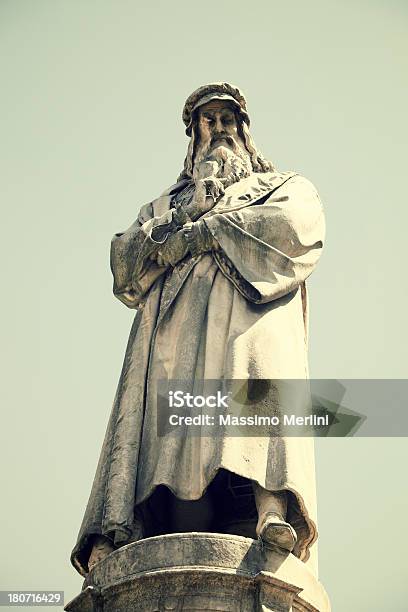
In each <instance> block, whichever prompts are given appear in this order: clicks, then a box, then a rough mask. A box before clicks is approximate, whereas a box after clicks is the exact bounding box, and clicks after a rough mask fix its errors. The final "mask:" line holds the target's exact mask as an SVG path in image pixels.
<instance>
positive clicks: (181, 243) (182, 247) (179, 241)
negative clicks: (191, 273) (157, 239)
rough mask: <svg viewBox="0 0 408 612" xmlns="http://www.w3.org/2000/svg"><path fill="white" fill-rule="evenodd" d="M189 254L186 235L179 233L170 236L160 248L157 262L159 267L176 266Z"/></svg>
mask: <svg viewBox="0 0 408 612" xmlns="http://www.w3.org/2000/svg"><path fill="white" fill-rule="evenodd" d="M187 253H188V244H187V241H186V238H185V236H184V233H183V232H182V231H180V230H179V231H178V232H176V233H175V234H172V235H171V236H169V237H168V238H167V240H166V242H165V243H164V244H163V246H162V247H160V249H159V251H158V253H157V256H156V261H157V263H158V265H159V266H168V265H170V266H173V267H174V266H175V265H176V264H177V263H178V262H179V261H181V260H182V259H184V257H185V256H186V255H187Z"/></svg>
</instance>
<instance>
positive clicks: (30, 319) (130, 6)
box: [0, 0, 408, 612]
mask: <svg viewBox="0 0 408 612" xmlns="http://www.w3.org/2000/svg"><path fill="white" fill-rule="evenodd" d="M407 16H408V7H407V5H406V3H405V2H403V1H399V2H398V1H396V0H394V1H389V0H388V1H387V0H382V1H380V0H371V1H369V0H366V1H363V0H357V1H351V0H338V1H332V0H311V1H309V2H303V1H300V0H299V1H292V2H282V1H281V2H277V1H274V0H254V1H252V2H249V3H244V2H243V1H241V0H234V1H232V0H219V1H214V0H207V1H206V2H203V3H199V2H192V1H190V2H187V1H186V0H177V1H173V2H169V1H168V0H167V1H164V0H161V1H159V0H156V1H152V2H146V3H142V2H138V1H136V0H133V1H131V0H110V1H108V0H36V1H33V0H0V74H1V95H0V129H1V133H0V166H1V169H2V179H1V182H0V190H1V195H0V198H1V200H0V201H1V205H2V219H3V224H2V226H3V231H2V240H1V247H2V249H3V250H4V252H3V253H2V255H1V257H2V259H1V261H2V262H3V264H4V265H3V279H2V287H3V298H2V305H3V314H2V318H1V328H2V329H1V338H2V348H3V363H2V368H1V371H2V372H3V373H4V374H5V375H4V380H3V384H2V386H1V406H2V411H3V427H2V430H1V453H2V455H4V456H2V458H1V459H2V465H3V469H2V474H1V479H2V493H3V497H2V504H1V516H2V518H1V533H2V543H1V549H2V553H1V565H2V568H1V570H0V575H1V584H0V588H2V589H13V588H14V589H36V590H40V589H64V590H65V592H66V598H67V600H68V599H70V598H72V597H73V596H74V595H75V594H76V593H77V592H78V591H79V589H80V586H81V579H80V577H79V576H78V575H76V573H75V572H74V570H73V569H72V568H71V567H70V565H69V554H70V550H71V548H72V546H73V544H74V541H75V538H76V534H77V531H78V528H79V524H80V522H81V519H82V515H83V511H84V508H85V504H86V501H87V498H88V494H89V491H90V486H91V482H92V478H93V475H94V470H95V466H96V462H97V459H98V455H99V449H100V446H101V442H102V438H103V435H104V431H105V426H106V422H107V418H108V415H109V412H110V408H111V402H112V399H113V395H114V392H115V388H116V384H117V380H118V376H119V372H120V368H121V364H122V359H123V354H124V349H125V344H126V341H127V336H128V332H129V328H130V325H131V321H132V317H133V313H132V312H131V311H129V310H127V309H126V308H125V307H124V306H123V305H121V304H120V303H119V302H118V301H117V300H115V299H114V298H113V296H112V294H111V285H112V281H111V276H110V271H109V243H110V239H111V236H112V234H113V233H114V232H116V231H119V230H122V229H124V228H125V227H127V226H129V225H130V223H131V222H132V221H133V220H134V218H135V216H136V214H137V211H138V209H139V207H140V206H141V204H143V203H144V202H146V201H149V200H151V199H152V198H153V197H155V196H157V195H158V194H159V193H160V192H161V191H162V190H163V189H165V188H166V187H167V186H169V185H170V184H171V183H173V182H174V180H175V178H176V177H177V175H178V173H179V171H180V169H181V167H182V162H183V158H184V155H185V150H186V147H187V138H186V136H185V135H184V131H183V126H182V123H181V118H180V115H181V108H182V105H183V102H184V100H185V98H186V96H187V95H188V94H189V93H191V91H192V90H193V89H195V88H196V87H197V86H199V85H201V84H204V83H206V82H209V81H214V80H228V81H230V82H232V83H236V84H237V85H239V86H240V87H241V88H242V89H243V90H244V92H245V93H246V95H247V99H248V105H249V112H250V115H251V118H252V134H253V136H254V138H255V141H256V142H257V144H258V146H259V148H260V149H261V150H262V151H263V153H264V154H265V155H266V156H267V157H269V158H270V159H273V160H274V162H275V163H276V164H277V166H278V167H279V168H280V169H282V170H287V169H295V170H297V171H299V172H301V173H304V174H305V175H306V176H307V177H308V178H310V179H311V180H312V181H313V182H314V183H315V184H316V186H317V187H318V189H319V191H320V194H321V197H322V199H323V201H324V204H325V207H326V213H327V226H328V231H327V243H326V248H325V252H324V255H323V257H322V260H321V263H320V265H319V268H318V270H317V271H316V273H315V274H314V277H313V278H312V279H311V282H310V285H309V286H310V294H311V330H310V333H311V342H310V367H311V374H312V376H314V377H315V378H317V377H322V378H325V377H328V378H360V377H361V378H398V377H401V378H405V377H407V325H406V312H407V301H408V300H407V288H406V287H407V281H406V274H405V272H404V269H405V268H404V267H403V265H404V264H403V262H404V258H405V251H406V247H405V245H406V234H407V225H408V212H407V208H406V201H407V197H406V174H407V171H406V157H407V156H406V142H407V136H408V134H407V121H406V109H407V108H408V99H407V98H408V95H407V77H406V75H407V73H408V70H407V68H408V67H407V63H408V62H407V57H408V36H407V34H408V32H407V29H408V28H407ZM384 412H385V414H386V413H387V407H384ZM317 442H318V443H317V472H318V474H317V475H318V493H319V497H318V502H319V518H320V544H319V546H320V548H319V553H320V575H321V580H322V582H323V584H324V586H325V587H326V589H327V591H328V593H329V595H330V597H331V600H332V605H333V610H334V612H350V611H351V612H354V611H356V612H357V611H358V612H375V611H378V612H380V611H383V610H384V609H391V608H392V609H393V610H394V611H395V612H399V611H401V612H402V611H403V610H405V609H406V594H405V584H406V550H407V545H408V541H407V535H406V529H405V522H404V521H405V516H406V513H407V511H408V492H407V486H406V475H405V471H404V469H403V466H404V465H406V463H407V460H408V448H407V443H406V440H405V439H392V440H387V439H362V438H356V439H344V440H335V439H325V440H321V439H320V440H318V441H317ZM37 609H38V610H39V609H40V608H37Z"/></svg>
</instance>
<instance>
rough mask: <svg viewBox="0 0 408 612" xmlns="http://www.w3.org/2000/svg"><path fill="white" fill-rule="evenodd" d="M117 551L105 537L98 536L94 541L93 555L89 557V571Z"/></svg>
mask: <svg viewBox="0 0 408 612" xmlns="http://www.w3.org/2000/svg"><path fill="white" fill-rule="evenodd" d="M114 550H115V547H114V546H113V544H112V542H111V541H110V540H108V538H105V537H103V536H96V537H95V539H94V543H93V547H92V551H91V554H90V556H89V561H88V568H89V571H90V570H91V569H92V568H93V567H94V565H96V564H97V563H99V561H102V560H103V559H105V557H107V556H108V555H109V554H110V553H111V552H113V551H114Z"/></svg>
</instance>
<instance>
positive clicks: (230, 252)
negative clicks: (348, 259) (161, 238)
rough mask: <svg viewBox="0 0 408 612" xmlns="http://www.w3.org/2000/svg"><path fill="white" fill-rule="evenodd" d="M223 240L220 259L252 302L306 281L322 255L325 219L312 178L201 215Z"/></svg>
mask: <svg viewBox="0 0 408 612" xmlns="http://www.w3.org/2000/svg"><path fill="white" fill-rule="evenodd" d="M197 223H198V224H203V223H204V224H205V227H206V230H208V232H210V234H211V235H212V237H213V239H215V241H216V242H217V243H218V250H216V251H215V252H214V255H215V258H216V259H217V262H218V264H219V265H220V267H221V269H222V270H223V272H224V273H225V274H226V275H227V276H229V278H230V279H231V281H232V282H233V283H234V284H235V285H236V286H237V288H238V289H239V290H240V291H241V293H243V294H244V295H245V297H247V298H248V299H249V300H250V301H253V302H255V303H259V304H262V303H265V302H270V301H272V300H276V299H278V298H280V297H282V296H284V295H286V294H288V293H290V292H292V291H294V290H295V289H297V287H298V286H299V285H300V284H301V283H303V282H304V281H305V279H306V278H307V277H308V276H309V275H310V274H311V273H312V271H313V270H314V268H315V266H316V264H317V261H318V259H319V257H320V254H321V251H322V247H323V241H324V235H325V222H324V213H323V208H322V204H321V202H320V199H319V196H318V194H317V191H316V189H315V188H314V186H313V185H312V183H311V182H310V181H308V180H307V179H305V178H304V177H301V176H299V175H296V176H294V177H293V178H291V179H289V180H288V181H287V182H286V183H284V184H283V185H282V186H281V187H279V188H278V189H277V190H276V191H275V192H274V193H273V194H272V195H271V196H270V197H269V198H268V199H267V200H266V201H265V202H264V203H263V204H255V205H253V206H248V207H246V208H241V209H240V210H237V211H233V212H230V213H228V212H225V213H219V214H214V215H213V216H209V217H207V218H205V219H201V220H200V221H198V222H197Z"/></svg>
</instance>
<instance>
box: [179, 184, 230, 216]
mask: <svg viewBox="0 0 408 612" xmlns="http://www.w3.org/2000/svg"><path fill="white" fill-rule="evenodd" d="M223 195H224V185H223V184H222V182H221V181H220V180H219V179H217V178H215V177H210V178H205V179H199V180H197V181H196V183H195V193H194V197H193V199H192V201H191V203H190V204H189V205H188V206H187V207H186V212H187V214H188V215H189V217H190V218H191V219H192V220H193V221H195V220H196V219H198V218H199V217H201V215H203V214H204V213H206V212H208V211H209V210H211V209H212V208H213V206H214V205H215V204H216V202H217V201H218V200H219V199H220V198H221V197H222V196H223Z"/></svg>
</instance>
